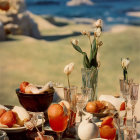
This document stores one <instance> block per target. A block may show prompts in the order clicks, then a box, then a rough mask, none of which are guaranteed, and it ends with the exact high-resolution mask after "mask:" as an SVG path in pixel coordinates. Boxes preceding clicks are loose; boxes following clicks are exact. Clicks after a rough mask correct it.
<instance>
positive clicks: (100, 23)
mask: <svg viewBox="0 0 140 140" xmlns="http://www.w3.org/2000/svg"><path fill="white" fill-rule="evenodd" d="M102 24H103V23H102V20H101V19H98V20H97V21H96V22H95V26H96V27H102Z"/></svg>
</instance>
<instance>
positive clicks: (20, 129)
mask: <svg viewBox="0 0 140 140" xmlns="http://www.w3.org/2000/svg"><path fill="white" fill-rule="evenodd" d="M41 124H42V119H38V121H37V127H39V126H41ZM0 130H3V131H5V132H7V133H17V132H23V131H25V130H26V128H25V127H24V126H23V127H14V128H2V127H0Z"/></svg>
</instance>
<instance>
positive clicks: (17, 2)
mask: <svg viewBox="0 0 140 140" xmlns="http://www.w3.org/2000/svg"><path fill="white" fill-rule="evenodd" d="M25 11H26V4H25V1H24V0H12V2H11V5H10V9H9V11H8V12H9V13H14V14H17V13H22V12H25Z"/></svg>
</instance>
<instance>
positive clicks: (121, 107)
mask: <svg viewBox="0 0 140 140" xmlns="http://www.w3.org/2000/svg"><path fill="white" fill-rule="evenodd" d="M123 110H125V102H122V104H121V106H120V111H123Z"/></svg>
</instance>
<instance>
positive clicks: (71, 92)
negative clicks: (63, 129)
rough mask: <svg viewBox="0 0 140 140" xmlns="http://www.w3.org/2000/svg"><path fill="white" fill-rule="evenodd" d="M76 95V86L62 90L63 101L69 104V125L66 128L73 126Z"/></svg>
mask: <svg viewBox="0 0 140 140" xmlns="http://www.w3.org/2000/svg"><path fill="white" fill-rule="evenodd" d="M76 93H77V86H71V87H70V88H69V87H65V88H64V99H65V100H66V101H68V102H69V104H70V115H69V124H68V128H70V127H72V126H74V125H75V118H76V112H77V110H76Z"/></svg>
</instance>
